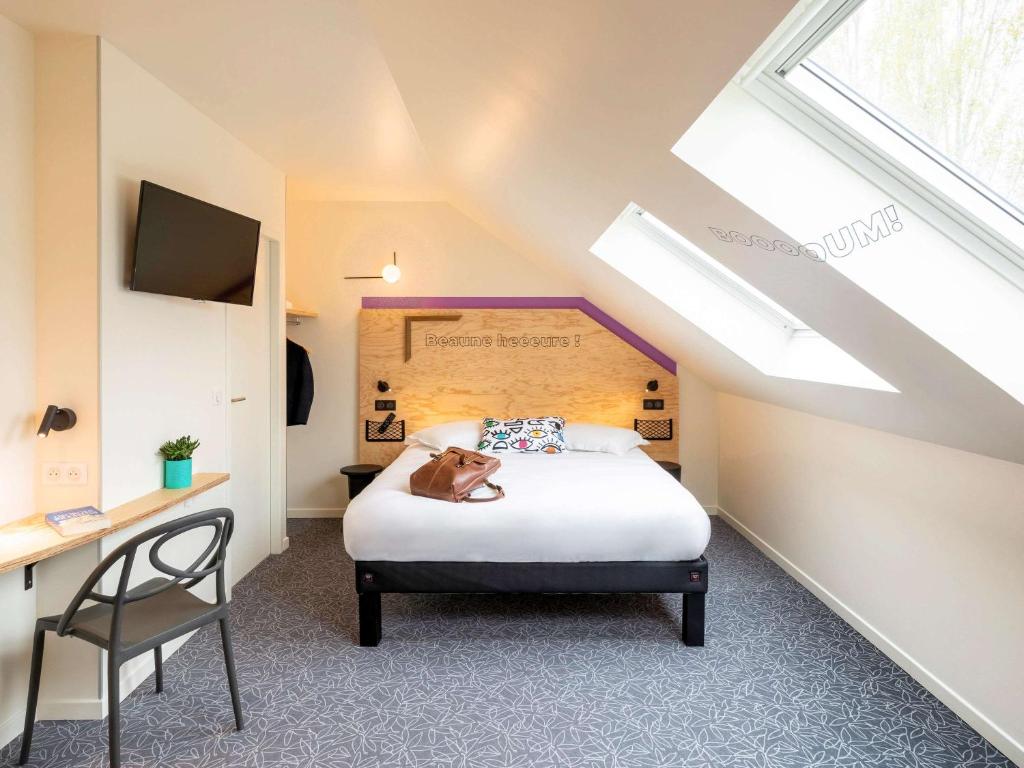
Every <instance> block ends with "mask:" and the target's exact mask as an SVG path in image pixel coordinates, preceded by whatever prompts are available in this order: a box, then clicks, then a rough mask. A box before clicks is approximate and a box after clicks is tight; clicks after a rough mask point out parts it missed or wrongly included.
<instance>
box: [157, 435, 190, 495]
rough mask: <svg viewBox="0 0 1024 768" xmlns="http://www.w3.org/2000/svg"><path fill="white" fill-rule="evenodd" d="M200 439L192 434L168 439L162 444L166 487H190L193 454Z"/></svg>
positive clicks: (161, 451)
mask: <svg viewBox="0 0 1024 768" xmlns="http://www.w3.org/2000/svg"><path fill="white" fill-rule="evenodd" d="M198 447H199V441H198V440H193V439H192V435H184V436H182V437H179V438H178V439H177V440H168V441H167V442H166V443H164V444H163V445H161V446H160V453H162V454H163V457H164V488H188V487H189V486H190V485H192V454H193V453H194V452H195V450H196V448H198Z"/></svg>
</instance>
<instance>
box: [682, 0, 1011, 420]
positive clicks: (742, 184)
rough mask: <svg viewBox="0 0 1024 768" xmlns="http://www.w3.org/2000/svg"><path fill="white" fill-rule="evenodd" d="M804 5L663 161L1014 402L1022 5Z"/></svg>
mask: <svg viewBox="0 0 1024 768" xmlns="http://www.w3.org/2000/svg"><path fill="white" fill-rule="evenodd" d="M808 6H809V7H808V8H807V10H806V11H805V12H803V13H802V14H794V23H793V24H789V25H786V26H785V27H783V28H781V29H780V30H778V31H777V34H776V35H775V36H773V37H774V39H772V40H770V41H768V42H767V43H766V44H765V46H764V50H763V51H762V52H759V53H758V55H757V58H756V59H755V60H754V61H752V62H750V63H748V65H746V66H745V67H744V69H743V71H742V72H741V73H740V74H739V75H738V77H737V80H736V82H735V83H730V84H729V85H727V86H726V87H725V88H724V89H723V90H722V92H721V93H720V94H719V95H718V96H717V97H716V98H715V100H714V101H713V102H712V103H711V104H710V105H709V106H708V107H707V108H706V109H705V111H704V113H703V114H702V115H701V116H700V117H699V118H698V119H697V120H696V121H695V122H694V123H692V124H691V125H690V126H689V128H688V129H687V130H686V132H685V133H684V134H683V136H681V137H680V139H679V141H678V142H676V145H675V146H674V147H673V148H672V152H673V153H674V154H675V155H676V156H677V157H679V158H680V159H681V160H683V161H684V162H686V163H687V164H688V165H690V166H691V167H692V168H694V169H695V170H697V171H698V172H700V173H701V174H703V175H704V176H705V177H707V178H708V179H710V180H711V181H713V182H714V183H715V184H717V185H718V186H719V187H721V188H722V189H724V190H725V191H727V192H728V193H729V194H730V195H731V196H732V197H733V198H735V199H736V200H738V201H739V202H740V203H742V204H743V205H744V206H746V207H747V208H748V209H749V210H751V211H754V212H756V213H757V214H758V215H759V216H761V217H762V218H763V219H765V220H766V221H769V222H771V223H772V225H773V226H774V227H775V228H776V229H777V230H778V231H780V232H784V233H785V234H786V235H787V236H788V239H789V240H790V241H791V242H792V243H793V244H795V246H796V245H801V244H808V246H810V245H816V247H817V250H816V251H815V252H816V253H818V254H824V256H822V262H821V265H820V266H821V268H823V269H834V270H835V271H837V272H839V273H840V274H842V275H843V276H844V277H846V278H847V279H849V280H850V281H851V282H853V283H855V284H856V285H857V286H859V287H860V288H861V289H863V290H864V291H865V292H867V293H868V294H870V295H871V296H873V297H874V298H875V299H876V300H877V301H879V302H880V303H882V304H884V305H886V306H887V307H889V308H890V309H891V310H892V311H894V312H896V313H897V314H899V315H901V316H902V317H903V318H905V319H906V320H907V321H909V322H910V323H911V324H913V325H914V326H916V327H917V328H918V329H920V330H921V331H923V332H924V333H926V334H927V335H928V336H930V337H931V338H932V339H934V340H935V341H937V342H938V343H939V344H941V345H943V346H944V347H945V348H946V349H948V350H949V351H951V352H952V353H953V354H955V355H956V356H958V357H959V358H960V359H961V360H963V361H964V362H965V363H967V364H968V365H969V366H971V367H972V368H973V369H974V370H975V371H977V372H979V373H980V374H982V375H983V376H985V377H986V378H988V379H989V380H990V381H991V382H993V383H995V384H996V385H997V386H999V387H1001V388H1002V389H1003V390H1004V391H1005V392H1007V393H1008V394H1010V395H1011V396H1012V397H1014V398H1016V399H1017V400H1018V401H1019V402H1021V403H1024V356H1022V355H1020V354H1018V353H1017V350H1019V349H1020V346H1021V329H1022V328H1024V223H1022V222H1021V214H1020V206H1021V205H1022V204H1024V202H1022V201H1024V198H1022V197H1021V195H1022V190H1024V186H1022V174H1024V121H1021V120H1020V119H1019V117H1018V115H1019V114H1022V113H1024V103H1022V100H1024V79H1022V78H1024V70H1022V67H1024V62H1022V60H1021V59H1022V57H1024V0H1000V1H999V2H988V3H982V2H980V0H862V1H861V0H817V1H816V2H812V3H809V4H808ZM894 48H900V49H901V50H893V49H894ZM950 93H955V94H958V96H957V99H956V100H954V101H950V100H949V94H950ZM951 115H952V116H954V117H957V119H956V120H953V119H952V117H951ZM947 118H949V120H947ZM960 123H964V125H961V124H960ZM957 130H962V131H966V133H961V134H959V135H958V134H957V133H956V131H957ZM965 136H966V137H967V139H968V140H966V141H965V139H964V137H965ZM986 143H987V144H988V147H987V148H985V145H986ZM981 150H983V151H981ZM885 212H891V213H894V214H895V215H896V216H898V221H899V227H898V228H897V227H895V226H894V227H892V228H891V229H887V228H886V227H888V224H887V223H886V221H887V216H885V215H883V214H885ZM727 215H728V214H727V213H726V214H725V216H723V218H717V217H716V219H714V220H708V221H707V222H706V224H707V226H708V227H710V228H712V229H713V230H714V228H718V230H719V231H728V230H730V229H732V228H733V226H734V223H733V222H731V221H729V220H728V218H727ZM892 221H895V219H892ZM883 224H884V225H885V226H882V225H883ZM876 225H877V226H876ZM740 229H742V227H741V228H740ZM858 229H859V231H861V232H864V231H867V230H873V231H874V234H875V236H873V237H870V238H860V239H858V238H857V236H856V232H857V231H858ZM879 235H880V236H879ZM840 243H842V244H843V245H842V246H840V245H839V244H840ZM851 243H853V244H855V245H856V247H855V248H852V250H851V247H848V244H851ZM723 247H741V246H734V245H733V244H731V243H728V242H727V241H723Z"/></svg>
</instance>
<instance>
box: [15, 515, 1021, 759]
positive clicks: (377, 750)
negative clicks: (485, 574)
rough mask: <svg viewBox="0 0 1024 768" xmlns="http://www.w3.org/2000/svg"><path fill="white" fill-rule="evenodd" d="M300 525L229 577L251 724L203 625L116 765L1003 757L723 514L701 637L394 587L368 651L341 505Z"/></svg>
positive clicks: (70, 731) (648, 602) (94, 735)
mask: <svg viewBox="0 0 1024 768" xmlns="http://www.w3.org/2000/svg"><path fill="white" fill-rule="evenodd" d="M289 528H290V530H289V532H290V536H291V543H292V547H291V549H290V550H289V551H288V552H287V553H286V554H285V555H282V556H280V557H276V558H272V559H270V560H267V561H266V562H265V563H263V564H262V565H260V566H259V567H258V568H257V569H256V570H255V571H254V572H253V573H252V574H251V575H250V576H249V577H248V578H246V579H245V580H244V581H243V582H242V583H241V584H239V585H238V587H236V589H235V600H234V603H233V606H232V621H233V626H234V632H235V647H236V654H237V656H238V659H237V661H238V670H239V676H240V680H241V685H242V691H243V698H244V707H245V711H246V714H247V717H248V723H247V727H246V729H245V730H244V731H242V732H235V731H234V730H233V728H232V717H231V706H230V702H229V699H228V693H227V688H226V684H225V679H224V675H223V666H222V660H221V655H220V650H219V643H218V641H217V637H216V634H215V630H214V629H213V628H208V630H204V631H202V632H200V633H199V634H197V635H196V636H195V637H194V638H193V639H192V640H191V641H190V642H189V643H187V644H186V645H185V646H184V647H183V648H182V649H181V651H180V652H178V653H177V654H176V655H175V656H173V657H172V658H171V659H169V660H168V661H167V662H166V664H165V667H166V670H165V676H166V686H167V690H166V692H165V693H164V694H163V695H162V696H157V695H156V694H155V693H153V692H152V681H150V682H149V683H147V684H146V685H144V686H142V687H140V688H139V689H138V690H136V691H135V693H133V694H132V695H131V696H130V697H129V699H128V700H127V701H126V702H125V705H124V707H123V713H124V714H123V717H124V731H123V733H124V735H123V743H124V749H123V753H122V754H123V756H124V765H125V766H147V767H150V768H155V767H156V766H160V768H170V767H173V768H214V767H217V766H246V767H249V766H251V767H253V768H270V767H271V766H288V767H289V768H306V767H310V768H312V767H313V766H315V767H316V768H335V767H336V768H342V767H343V766H344V767H345V768H348V767H349V766H367V767H371V766H372V767H374V768H376V767H377V766H403V767H405V766H408V767H413V766H416V767H421V766H423V767H425V766H460V767H462V768H478V767H481V768H490V767H492V766H493V767H495V768H519V767H522V768H527V767H529V768H541V767H545V766H551V767H552V768H554V767H556V766H557V767H559V768H562V767H568V766H587V767H588V768H589V767H597V766H601V767H602V768H618V767H621V768H634V767H635V768H643V767H646V766H693V767H694V768H697V767H703V766H716V768H739V767H740V766H744V767H745V766H751V767H752V768H753V767H755V766H756V767H757V768H774V767H778V768H782V767H786V768H809V767H810V766H886V767H889V766H892V767H894V768H903V767H909V766H921V767H922V768H931V767H934V768H952V767H953V766H957V767H960V766H987V767H992V768H994V767H995V766H1000V767H1006V766H1011V763H1009V762H1008V761H1007V760H1006V758H1004V757H1003V756H1002V755H1000V754H999V752H998V751H997V750H996V749H995V748H993V747H992V746H991V745H990V744H988V743H987V742H986V741H985V740H984V739H983V738H981V737H980V736H978V735H977V734H976V733H975V732H974V731H972V730H971V729H970V728H969V727H968V726H967V725H965V724H964V723H963V722H962V721H961V720H960V719H959V718H957V717H956V716H955V715H954V714H953V713H951V712H950V711H949V710H948V709H946V707H944V706H943V705H942V704H940V703H939V702H938V701H937V700H936V699H935V698H934V697H932V696H931V695H930V694H928V693H927V692H926V691H924V690H923V689H922V688H921V687H920V686H919V685H918V684H917V683H915V682H914V681H913V680H912V679H910V678H909V677H908V676H907V675H906V674H904V673H903V672H902V671H900V670H899V669H898V668H897V667H895V666H894V665H893V664H892V663H891V662H890V661H889V660H888V659H886V658H885V657H884V656H883V655H882V654H881V653H879V652H878V651H877V650H875V649H874V648H873V647H872V646H871V645H870V644H869V643H868V642H867V641H866V640H864V639H863V638H862V637H861V636H860V635H858V634H857V633H856V632H854V631H853V630H852V629H850V627H849V626H847V625H846V624H845V623H844V622H843V621H841V620H840V619H839V618H837V617H836V616H835V615H834V614H833V613H831V612H830V611H829V610H828V609H827V608H826V607H825V606H824V605H822V604H821V603H820V602H819V601H818V600H817V599H816V598H814V597H813V596H812V595H811V594H810V593H808V592H807V591H806V590H804V589H803V588H802V587H801V586H799V585H798V584H797V583H796V582H795V581H793V580H792V579H790V578H789V577H788V576H787V575H786V574H785V573H783V572H782V571H781V570H780V569H779V568H777V567H776V566H775V565H774V564H773V563H771V562H770V561H768V560H767V559H766V558H764V557H763V556H762V555H761V554H760V553H759V552H757V550H755V549H754V548H753V547H752V546H751V545H750V544H749V543H747V542H746V541H745V540H744V539H743V538H742V537H740V536H739V535H738V534H737V533H735V532H734V531H733V530H732V529H730V528H729V527H728V526H727V525H725V524H724V523H723V522H721V521H719V520H714V527H713V534H712V540H711V547H710V550H709V553H708V556H709V559H710V562H711V592H710V594H709V596H708V604H707V610H708V631H707V642H708V645H707V647H706V648H703V649H700V648H686V647H685V646H683V645H682V644H681V643H680V641H679V632H680V630H679V613H680V598H679V597H678V596H674V595H667V596H659V595H650V596H648V595H640V596H610V595H609V596H553V597H539V596H523V597H508V596H506V597H486V596H394V595H391V596H385V597H384V641H383V643H382V644H381V646H380V647H379V648H377V649H364V648H359V647H357V646H356V645H354V638H355V633H356V614H355V595H354V593H353V590H352V586H351V584H352V571H353V568H352V564H351V562H350V561H349V560H348V558H347V557H346V556H345V555H344V552H343V549H342V546H341V536H340V526H339V524H338V522H337V521H326V520H318V521H292V523H291V524H290V526H289ZM34 742H35V743H34V744H33V755H34V759H33V761H32V763H31V764H32V765H35V766H60V767H61V768H71V767H72V766H76V767H77V766H92V767H98V766H105V765H106V737H105V732H104V726H103V723H102V722H98V721H62V722H46V723H42V724H40V725H39V726H38V727H37V730H36V737H35V740H34ZM17 746H18V740H15V742H14V743H13V744H11V745H10V746H9V747H8V748H7V749H5V750H0V765H13V764H14V761H15V758H16V750H17Z"/></svg>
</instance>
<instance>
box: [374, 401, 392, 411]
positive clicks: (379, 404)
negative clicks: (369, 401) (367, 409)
mask: <svg viewBox="0 0 1024 768" xmlns="http://www.w3.org/2000/svg"><path fill="white" fill-rule="evenodd" d="M373 410H375V411H393V410H395V401H394V400H374V401H373Z"/></svg>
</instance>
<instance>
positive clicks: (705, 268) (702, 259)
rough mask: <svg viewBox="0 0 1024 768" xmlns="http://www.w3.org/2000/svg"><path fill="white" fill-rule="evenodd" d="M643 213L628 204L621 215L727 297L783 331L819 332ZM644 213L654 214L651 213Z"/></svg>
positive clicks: (793, 333)
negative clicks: (713, 264) (714, 264)
mask: <svg viewBox="0 0 1024 768" xmlns="http://www.w3.org/2000/svg"><path fill="white" fill-rule="evenodd" d="M646 213H647V211H646V210H644V209H643V208H641V207H640V206H639V205H636V204H634V203H630V204H629V206H628V207H627V208H626V210H625V211H623V212H622V214H621V216H622V218H623V219H624V220H626V221H627V222H628V223H629V224H630V225H631V226H633V227H636V228H637V229H638V230H640V231H641V232H642V233H643V234H644V235H645V236H646V237H648V238H650V239H651V240H653V241H654V242H656V243H657V244H658V245H660V246H661V247H662V248H664V249H665V250H666V251H668V252H669V253H671V254H672V255H673V256H675V257H676V258H677V259H679V260H680V261H682V262H683V263H684V264H686V265H687V266H688V267H690V268H691V269H693V270H695V271H696V272H698V273H699V274H700V275H702V276H703V277H705V278H707V279H708V280H710V281H711V282H712V283H714V284H715V285H717V286H718V287H719V288H721V289H722V290H723V291H725V292H726V293H728V294H729V295H730V296H732V297H734V298H736V299H738V300H739V301H741V302H743V304H745V305H746V306H748V307H750V308H751V309H752V310H754V311H755V312H757V313H758V314H759V315H761V316H762V317H763V318H765V319H766V320H768V321H769V322H770V323H772V324H773V325H775V326H777V327H779V328H781V329H783V330H785V331H787V332H788V333H789V335H790V336H806V337H812V336H813V337H816V336H819V335H820V334H819V333H817V332H816V331H814V330H812V329H811V328H809V327H808V326H807V325H806V324H805V323H804V322H803V321H802V320H799V319H798V318H797V317H795V316H794V315H792V314H791V313H789V312H787V311H785V310H784V309H783V308H782V307H781V305H780V306H778V307H776V306H772V304H771V303H769V302H770V301H771V300H770V299H767V297H764V298H762V296H761V295H758V293H759V292H758V293H755V291H756V290H757V289H756V288H754V287H753V286H750V285H749V284H747V283H745V281H742V278H740V277H739V276H738V275H734V274H733V273H732V271H731V270H729V269H728V267H726V266H725V265H724V264H720V265H718V267H717V268H716V267H715V266H712V265H711V264H709V263H708V262H709V261H715V260H714V257H713V256H710V255H707V254H704V255H703V256H702V255H701V254H700V253H697V251H699V250H700V249H699V248H698V246H697V245H695V244H693V243H690V242H689V241H688V240H686V239H685V238H683V236H682V235H680V234H679V233H674V234H675V237H673V236H672V235H670V234H669V233H668V232H667V231H664V230H663V229H662V227H665V228H666V229H668V226H667V225H665V224H662V227H659V226H658V225H657V224H655V223H654V222H652V221H648V220H647V219H645V218H644V214H646ZM648 215H649V216H652V217H653V216H654V214H648ZM655 218H657V217H655ZM659 221H660V220H659ZM677 238H678V239H677ZM766 299H767V300H766Z"/></svg>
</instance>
